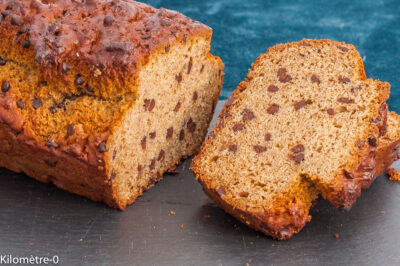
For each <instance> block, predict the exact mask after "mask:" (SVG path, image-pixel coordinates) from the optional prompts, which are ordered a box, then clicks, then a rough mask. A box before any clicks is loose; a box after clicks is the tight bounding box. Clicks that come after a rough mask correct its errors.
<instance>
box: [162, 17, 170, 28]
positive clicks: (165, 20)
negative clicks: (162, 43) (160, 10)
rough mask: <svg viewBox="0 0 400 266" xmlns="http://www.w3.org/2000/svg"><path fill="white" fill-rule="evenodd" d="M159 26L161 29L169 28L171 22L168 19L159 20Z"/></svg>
mask: <svg viewBox="0 0 400 266" xmlns="http://www.w3.org/2000/svg"><path fill="white" fill-rule="evenodd" d="M160 25H161V26H163V27H165V26H171V20H170V19H169V18H165V19H160Z"/></svg>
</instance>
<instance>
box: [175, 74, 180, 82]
mask: <svg viewBox="0 0 400 266" xmlns="http://www.w3.org/2000/svg"><path fill="white" fill-rule="evenodd" d="M175 79H176V81H178V83H181V81H182V75H181V74H178V75H176V76H175Z"/></svg>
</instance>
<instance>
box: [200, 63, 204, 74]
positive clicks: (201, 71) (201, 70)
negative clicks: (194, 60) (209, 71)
mask: <svg viewBox="0 0 400 266" xmlns="http://www.w3.org/2000/svg"><path fill="white" fill-rule="evenodd" d="M203 70H204V65H202V66H201V68H200V73H203Z"/></svg>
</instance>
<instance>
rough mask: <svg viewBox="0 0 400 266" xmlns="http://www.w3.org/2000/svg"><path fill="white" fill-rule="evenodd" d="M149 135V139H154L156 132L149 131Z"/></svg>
mask: <svg viewBox="0 0 400 266" xmlns="http://www.w3.org/2000/svg"><path fill="white" fill-rule="evenodd" d="M149 136H150V139H155V138H156V132H155V131H154V132H151V133H150V134H149Z"/></svg>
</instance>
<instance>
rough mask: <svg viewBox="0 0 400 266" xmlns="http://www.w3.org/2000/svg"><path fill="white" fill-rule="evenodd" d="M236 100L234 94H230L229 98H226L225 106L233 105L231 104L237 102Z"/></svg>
mask: <svg viewBox="0 0 400 266" xmlns="http://www.w3.org/2000/svg"><path fill="white" fill-rule="evenodd" d="M235 100H236V98H235V97H234V96H230V97H229V98H228V100H226V102H225V106H226V107H229V106H231V105H232V104H233V103H234V102H235Z"/></svg>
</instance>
